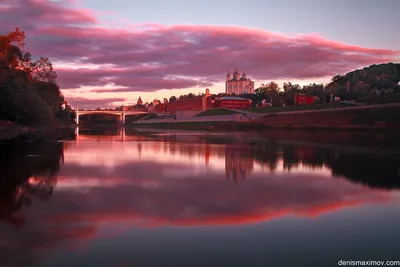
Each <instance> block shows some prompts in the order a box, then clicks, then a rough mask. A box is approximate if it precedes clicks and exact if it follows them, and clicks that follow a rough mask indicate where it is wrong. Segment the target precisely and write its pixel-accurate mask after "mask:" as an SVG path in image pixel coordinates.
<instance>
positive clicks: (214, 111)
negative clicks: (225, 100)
mask: <svg viewBox="0 0 400 267" xmlns="http://www.w3.org/2000/svg"><path fill="white" fill-rule="evenodd" d="M232 114H242V113H240V112H237V111H234V110H229V109H225V108H216V109H210V110H206V111H203V112H201V113H199V114H197V115H195V116H194V117H204V116H223V115H232Z"/></svg>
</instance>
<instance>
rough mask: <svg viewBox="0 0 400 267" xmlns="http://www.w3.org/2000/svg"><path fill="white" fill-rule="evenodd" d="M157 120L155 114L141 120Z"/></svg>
mask: <svg viewBox="0 0 400 267" xmlns="http://www.w3.org/2000/svg"><path fill="white" fill-rule="evenodd" d="M155 118H157V114H149V115H147V116H146V117H144V118H143V120H152V119H155Z"/></svg>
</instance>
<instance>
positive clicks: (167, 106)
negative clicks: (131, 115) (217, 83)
mask: <svg viewBox="0 0 400 267" xmlns="http://www.w3.org/2000/svg"><path fill="white" fill-rule="evenodd" d="M157 106H159V107H158V108H157V109H156V108H155V111H156V112H166V113H176V112H177V111H204V110H208V109H210V108H212V107H213V101H212V96H211V94H210V90H209V89H208V88H207V89H206V92H205V95H203V96H199V97H194V98H188V99H184V100H177V101H174V102H168V103H162V104H159V105H157Z"/></svg>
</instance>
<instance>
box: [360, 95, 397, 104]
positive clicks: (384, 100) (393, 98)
mask: <svg viewBox="0 0 400 267" xmlns="http://www.w3.org/2000/svg"><path fill="white" fill-rule="evenodd" d="M360 102H361V103H365V104H388V103H399V102H400V94H390V95H385V96H375V97H368V98H361V99H360Z"/></svg>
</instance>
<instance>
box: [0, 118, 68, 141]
mask: <svg viewBox="0 0 400 267" xmlns="http://www.w3.org/2000/svg"><path fill="white" fill-rule="evenodd" d="M74 129H75V125H66V124H56V125H53V126H40V127H26V126H21V125H18V124H16V123H12V122H8V121H0V141H7V140H13V139H22V140H31V141H36V140H56V139H60V138H61V139H66V138H69V137H71V136H72V135H73V133H74Z"/></svg>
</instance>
